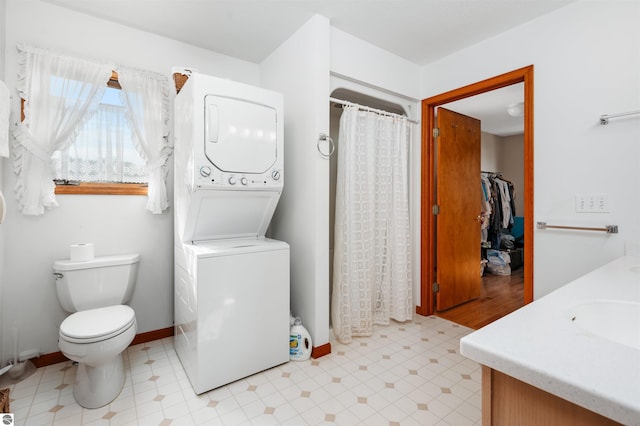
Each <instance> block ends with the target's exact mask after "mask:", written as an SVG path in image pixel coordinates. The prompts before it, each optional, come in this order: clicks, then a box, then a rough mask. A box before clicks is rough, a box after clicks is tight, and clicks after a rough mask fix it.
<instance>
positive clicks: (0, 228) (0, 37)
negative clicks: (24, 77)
mask: <svg viewBox="0 0 640 426" xmlns="http://www.w3.org/2000/svg"><path fill="white" fill-rule="evenodd" d="M6 7H7V2H6V0H0V80H2V81H4V76H5V72H4V52H5V38H6ZM3 170H4V161H2V160H1V159H0V191H3V192H2V193H3V194H4V189H3V185H2V182H3V178H2V175H3ZM5 228H6V225H0V332H1V331H2V325H1V323H2V318H3V307H2V305H3V299H4V298H3V297H2V289H3V287H4V276H5V246H6V244H5V241H6V237H5ZM2 334H4V333H2ZM3 347H4V345H3V343H2V339H0V367H2V366H3V365H4V363H3V361H4V360H3V358H2V353H3Z"/></svg>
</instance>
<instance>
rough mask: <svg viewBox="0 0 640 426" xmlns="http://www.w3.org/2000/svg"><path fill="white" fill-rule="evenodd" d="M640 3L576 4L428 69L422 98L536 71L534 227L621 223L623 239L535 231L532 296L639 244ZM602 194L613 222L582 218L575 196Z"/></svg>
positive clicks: (596, 217) (603, 218)
mask: <svg viewBox="0 0 640 426" xmlns="http://www.w3.org/2000/svg"><path fill="white" fill-rule="evenodd" d="M639 21H640V3H638V2H622V1H620V2H609V1H578V2H576V3H572V4H570V5H568V6H566V7H564V8H562V9H559V10H557V11H555V12H552V13H550V14H548V15H545V16H543V17H541V18H539V19H536V20H534V21H531V22H529V23H527V24H524V25H521V26H519V27H516V28H514V29H512V30H510V31H507V32H505V33H503V34H500V35H498V36H496V37H494V38H492V39H490V40H487V41H484V42H481V43H478V44H477V45H474V46H471V47H469V48H467V49H465V50H462V51H460V52H458V53H456V54H453V55H451V56H449V57H446V58H444V59H442V60H440V61H438V62H436V63H433V64H431V65H429V66H427V67H425V68H424V72H423V87H424V91H423V97H428V96H433V95H436V94H438V93H442V92H445V91H447V90H451V89H455V88H457V87H461V86H464V85H467V84H470V83H473V82H476V81H480V80H483V79H485V78H488V77H491V76H494V75H498V74H501V73H504V72H507V71H510V70H513V69H516V68H520V67H523V66H526V65H529V64H533V65H534V66H535V71H534V74H535V75H534V80H535V84H534V88H535V95H534V102H535V107H534V120H535V124H534V138H535V178H534V179H535V181H534V186H535V194H534V198H535V200H534V203H535V205H534V216H535V218H534V220H535V221H540V220H544V221H548V222H549V223H552V222H553V223H564V224H574V225H582V224H584V225H587V224H588V225H598V226H602V225H607V224H615V225H619V227H620V233H619V234H617V235H606V234H601V233H587V232H575V231H574V232H562V231H560V232H559V231H551V230H544V231H542V230H536V231H535V233H534V234H535V235H534V237H535V238H534V256H535V260H534V297H536V298H538V297H541V296H543V295H545V294H547V293H549V292H550V291H552V290H554V289H556V288H558V287H560V286H562V285H563V284H565V283H567V282H569V281H571V280H572V279H574V278H576V277H578V276H580V275H582V274H584V273H586V272H587V271H589V270H592V269H594V268H595V267H597V266H599V265H602V264H603V263H606V262H607V261H609V260H612V259H613V258H615V257H618V256H620V255H622V254H623V253H624V252H625V246H626V245H629V246H630V245H634V244H637V243H638V241H640V220H639V219H638V218H639V215H638V211H640V196H639V194H640V167H639V166H640V143H638V134H640V120H639V119H638V118H637V117H635V118H629V119H619V120H615V121H613V120H612V122H611V124H609V125H608V126H600V125H599V120H598V119H599V116H600V115H601V114H605V113H615V112H623V111H632V110H637V109H638V108H640V55H639V54H638V52H640V26H638V22H639ZM580 193H595V194H600V193H604V194H607V195H608V196H609V200H610V204H611V206H610V207H611V211H610V213H608V214H594V213H590V214H585V213H576V212H575V208H574V196H575V195H576V194H580Z"/></svg>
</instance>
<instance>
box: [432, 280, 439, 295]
mask: <svg viewBox="0 0 640 426" xmlns="http://www.w3.org/2000/svg"><path fill="white" fill-rule="evenodd" d="M431 288H432V289H433V292H434V293H437V292H439V291H440V284H438V283H437V282H434V283H433V285H432V286H431Z"/></svg>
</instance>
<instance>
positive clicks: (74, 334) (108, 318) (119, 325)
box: [60, 305, 136, 343]
mask: <svg viewBox="0 0 640 426" xmlns="http://www.w3.org/2000/svg"><path fill="white" fill-rule="evenodd" d="M135 322H136V317H135V312H134V311H133V309H131V308H130V307H129V306H126V305H115V306H107V307H104V308H97V309H89V310H87V311H80V312H76V313H74V314H71V315H69V316H68V317H67V318H66V319H65V320H64V321H62V324H60V337H61V338H63V339H64V340H66V341H68V342H72V343H94V342H99V341H103V340H107V339H110V338H111V337H114V336H117V335H118V334H121V333H122V332H124V331H126V330H127V329H128V328H130V327H131V326H133V325H134V324H135Z"/></svg>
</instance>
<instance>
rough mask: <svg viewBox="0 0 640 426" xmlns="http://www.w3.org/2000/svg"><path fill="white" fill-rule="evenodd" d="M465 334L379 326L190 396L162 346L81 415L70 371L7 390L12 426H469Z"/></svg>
mask: <svg viewBox="0 0 640 426" xmlns="http://www.w3.org/2000/svg"><path fill="white" fill-rule="evenodd" d="M471 331H472V330H471V329H468V328H465V327H462V326H458V325H457V324H454V323H452V322H449V321H447V320H444V319H441V318H436V317H426V318H425V317H416V319H415V320H414V321H413V322H409V323H405V324H399V323H392V324H391V325H389V326H387V327H382V326H378V327H376V328H375V330H374V335H373V336H372V337H367V338H356V339H354V341H353V342H352V343H351V344H349V345H342V344H340V343H337V342H335V341H332V342H331V345H332V353H331V354H330V355H327V356H325V357H322V358H320V359H317V360H313V359H311V360H309V361H302V362H289V363H287V364H284V365H281V366H279V367H275V368H272V369H270V370H267V371H264V372H262V373H258V374H255V375H253V376H250V377H248V378H245V379H242V380H239V381H237V382H234V383H231V384H229V385H227V386H224V387H222V388H219V389H215V390H213V391H210V392H208V393H205V394H202V395H200V396H197V395H195V394H194V392H193V389H192V388H191V385H190V383H189V380H188V378H187V377H186V375H185V373H184V371H183V369H182V365H181V364H180V361H179V360H178V358H177V355H176V353H175V351H174V349H173V339H172V338H167V339H163V340H158V341H154V342H149V343H145V344H140V345H136V346H131V347H130V348H129V349H127V351H125V353H124V359H125V367H126V368H127V376H126V382H125V386H124V389H123V390H122V392H121V394H120V395H119V396H118V398H116V399H115V400H114V401H113V402H112V403H111V404H109V405H108V406H106V407H103V408H98V409H94V410H88V409H84V408H82V407H80V406H79V405H78V404H76V403H75V401H74V399H73V395H72V387H73V386H72V385H73V382H74V377H75V371H76V367H74V366H73V365H72V364H71V363H70V362H66V363H60V364H55V365H50V366H48V367H44V368H40V369H38V370H37V371H36V373H34V374H33V375H32V376H31V377H29V378H28V379H27V380H25V381H23V382H21V383H18V384H15V385H13V386H12V387H11V410H12V411H13V413H14V415H15V424H16V425H25V426H33V425H65V426H67V425H160V426H167V425H173V426H183V425H292V426H297V425H320V424H337V425H357V424H362V425H368V426H374V425H385V426H387V425H388V426H395V425H402V426H404V425H455V426H463V425H477V424H480V418H481V416H480V406H481V403H480V374H481V373H480V367H479V365H478V364H476V363H475V362H473V361H470V360H468V359H466V358H464V357H462V356H461V355H460V354H459V353H458V352H459V349H458V348H459V340H460V338H461V337H462V336H464V335H466V334H468V333H470V332H471Z"/></svg>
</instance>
